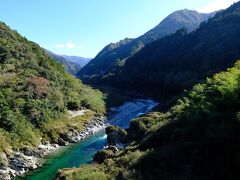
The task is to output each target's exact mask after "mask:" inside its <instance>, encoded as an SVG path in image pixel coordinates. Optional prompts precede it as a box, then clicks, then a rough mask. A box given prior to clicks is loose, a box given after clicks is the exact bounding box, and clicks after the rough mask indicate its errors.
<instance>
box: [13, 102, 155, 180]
mask: <svg viewBox="0 0 240 180" xmlns="http://www.w3.org/2000/svg"><path fill="white" fill-rule="evenodd" d="M155 106H157V103H156V102H154V101H152V100H144V99H136V100H133V101H131V102H126V103H124V104H123V105H122V106H120V107H115V108H111V112H110V114H109V116H108V118H107V120H106V123H108V124H110V125H117V126H119V127H122V128H128V127H129V124H130V121H131V120H132V119H134V118H136V117H138V116H140V115H143V114H146V113H147V112H149V111H151V110H152V109H153V108H154V107H155ZM106 138H107V135H106V134H105V130H104V129H100V130H99V131H98V132H96V133H95V134H93V135H90V136H88V137H86V138H85V139H82V140H81V141H79V142H78V143H76V144H71V145H69V146H65V147H61V148H59V149H57V150H55V151H53V152H52V153H50V154H49V155H48V156H47V157H45V158H44V159H41V161H42V163H43V166H42V167H41V168H38V169H36V170H33V171H30V172H28V173H26V174H25V175H24V177H17V178H16V179H28V180H38V179H39V180H40V179H41V180H43V179H44V180H52V179H54V178H55V177H56V174H57V172H58V170H59V169H62V168H72V167H79V166H81V165H83V164H86V163H91V162H92V158H93V155H94V154H95V153H96V152H97V151H99V150H101V149H103V148H104V146H106V143H107V141H106Z"/></svg>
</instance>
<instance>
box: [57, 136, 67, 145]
mask: <svg viewBox="0 0 240 180" xmlns="http://www.w3.org/2000/svg"><path fill="white" fill-rule="evenodd" d="M58 144H59V145H60V146H67V145H68V142H66V141H64V140H63V139H62V138H60V139H59V140H58Z"/></svg>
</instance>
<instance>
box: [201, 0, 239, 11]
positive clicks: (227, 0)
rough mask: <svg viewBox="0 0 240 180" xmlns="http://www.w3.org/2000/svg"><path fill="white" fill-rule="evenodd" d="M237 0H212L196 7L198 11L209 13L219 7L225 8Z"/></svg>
mask: <svg viewBox="0 0 240 180" xmlns="http://www.w3.org/2000/svg"><path fill="white" fill-rule="evenodd" d="M237 1H238V0H212V1H211V2H210V3H209V4H207V5H206V6H205V7H203V8H200V9H198V11H200V12H204V13H209V12H213V11H216V10H220V9H225V8H227V7H229V6H230V5H232V4H233V3H234V2H237Z"/></svg>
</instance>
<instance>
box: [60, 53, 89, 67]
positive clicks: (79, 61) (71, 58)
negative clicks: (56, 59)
mask: <svg viewBox="0 0 240 180" xmlns="http://www.w3.org/2000/svg"><path fill="white" fill-rule="evenodd" d="M59 56H62V57H64V58H65V59H66V60H68V61H70V62H74V63H77V64H78V65H80V66H81V67H84V66H85V65H86V64H87V63H89V61H91V60H92V58H84V57H80V56H68V55H59Z"/></svg>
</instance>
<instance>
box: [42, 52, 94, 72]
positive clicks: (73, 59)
mask: <svg viewBox="0 0 240 180" xmlns="http://www.w3.org/2000/svg"><path fill="white" fill-rule="evenodd" d="M45 51H46V52H47V54H48V55H49V56H50V57H51V58H53V59H54V60H56V61H58V62H60V63H61V64H63V66H64V67H65V69H66V71H68V72H69V73H71V74H72V75H76V74H77V73H78V72H79V71H80V69H82V67H84V66H85V65H86V64H87V63H89V61H90V60H91V58H83V57H79V56H67V55H59V54H55V53H53V52H51V51H49V50H45Z"/></svg>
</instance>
